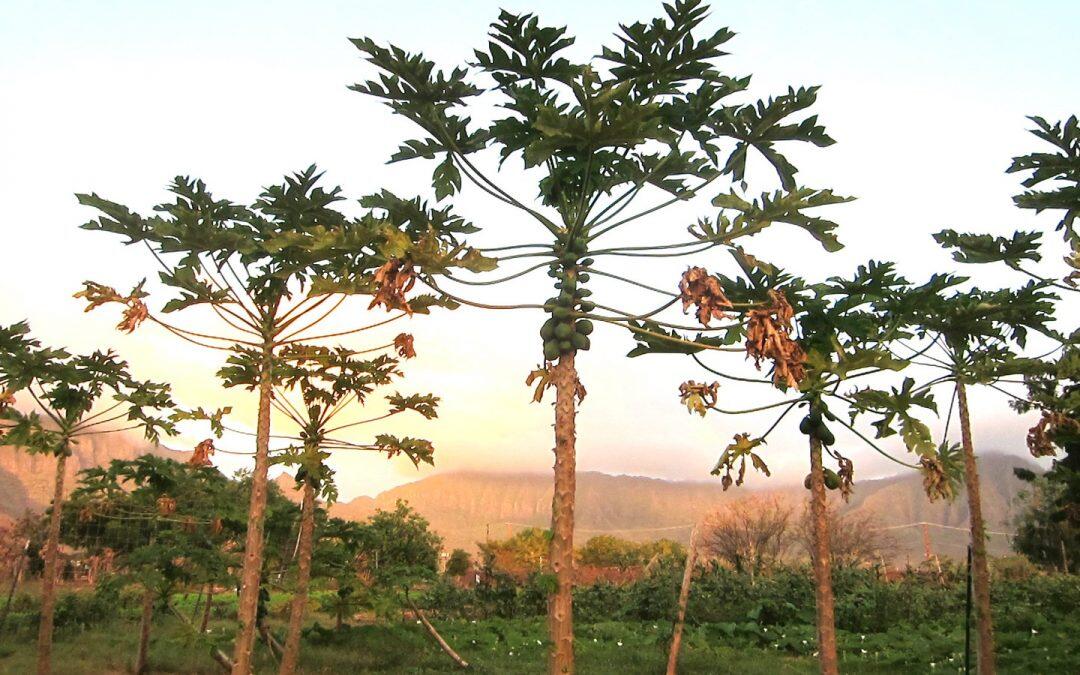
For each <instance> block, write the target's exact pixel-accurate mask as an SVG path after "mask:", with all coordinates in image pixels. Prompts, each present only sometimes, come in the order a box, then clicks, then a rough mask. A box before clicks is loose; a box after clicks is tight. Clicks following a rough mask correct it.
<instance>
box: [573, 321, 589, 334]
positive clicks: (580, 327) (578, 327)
mask: <svg viewBox="0 0 1080 675" xmlns="http://www.w3.org/2000/svg"><path fill="white" fill-rule="evenodd" d="M574 330H575V331H577V332H578V333H581V334H582V335H589V334H590V333H592V332H593V322H592V321H589V320H588V319H579V320H578V322H577V323H575V324H574Z"/></svg>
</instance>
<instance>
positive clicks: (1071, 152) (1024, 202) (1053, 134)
mask: <svg viewBox="0 0 1080 675" xmlns="http://www.w3.org/2000/svg"><path fill="white" fill-rule="evenodd" d="M1029 119H1030V120H1031V121H1032V122H1034V123H1035V126H1036V128H1035V129H1033V130H1032V131H1031V133H1032V134H1034V135H1035V136H1037V137H1038V138H1040V139H1042V140H1043V141H1046V142H1047V143H1049V144H1051V145H1053V146H1054V148H1055V152H1053V153H1049V152H1037V153H1031V154H1028V155H1023V156H1020V157H1015V158H1013V162H1012V165H1011V166H1009V169H1008V172H1009V173H1015V172H1021V171H1030V172H1031V175H1030V176H1028V177H1027V178H1026V179H1024V181H1023V185H1024V187H1027V188H1032V187H1035V186H1037V185H1041V184H1043V183H1046V182H1047V181H1054V182H1056V183H1055V185H1054V189H1050V190H1028V191H1027V192H1024V193H1023V194H1019V195H1016V196H1015V197H1013V201H1014V202H1015V203H1016V205H1017V206H1019V207H1020V208H1022V209H1034V210H1035V211H1036V212H1040V211H1047V210H1050V211H1064V214H1063V215H1062V219H1061V221H1060V222H1059V223H1058V226H1057V229H1058V230H1061V231H1062V233H1063V235H1064V236H1065V239H1066V241H1069V242H1072V243H1073V244H1076V243H1077V242H1080V235H1078V234H1077V231H1076V228H1075V223H1076V219H1077V217H1080V122H1078V121H1077V117H1076V116H1075V115H1073V116H1072V117H1069V118H1068V119H1067V120H1065V121H1064V122H1056V123H1054V124H1053V125H1051V124H1050V123H1049V122H1047V121H1046V120H1045V119H1043V118H1041V117H1031V118H1029ZM1062 183H1063V184H1062Z"/></svg>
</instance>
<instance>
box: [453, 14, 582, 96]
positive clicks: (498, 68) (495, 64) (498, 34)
mask: <svg viewBox="0 0 1080 675" xmlns="http://www.w3.org/2000/svg"><path fill="white" fill-rule="evenodd" d="M489 35H490V37H491V41H490V42H489V43H488V49H487V51H486V52H484V51H481V50H479V49H477V50H474V52H473V53H474V54H475V56H476V64H475V65H476V66H477V67H479V68H480V69H482V70H484V71H487V72H488V73H491V74H492V76H493V77H494V78H495V80H496V81H497V82H499V83H500V84H501V85H503V86H508V85H510V84H514V83H517V82H519V81H521V80H533V81H538V82H539V81H543V80H547V79H551V80H556V81H559V82H563V83H569V82H571V81H572V80H573V78H574V77H575V76H577V75H578V74H579V73H580V67H578V66H575V65H574V64H572V63H570V62H569V61H568V60H566V59H565V58H563V57H561V56H558V53H559V52H560V51H562V50H564V49H566V48H567V47H569V46H571V45H573V44H574V38H572V37H568V36H567V35H566V28H565V27H553V26H541V25H540V21H539V19H538V18H537V17H536V16H534V15H533V14H513V13H511V12H508V11H506V10H502V11H501V12H500V13H499V18H498V20H497V21H496V22H495V23H493V24H491V32H490V33H489Z"/></svg>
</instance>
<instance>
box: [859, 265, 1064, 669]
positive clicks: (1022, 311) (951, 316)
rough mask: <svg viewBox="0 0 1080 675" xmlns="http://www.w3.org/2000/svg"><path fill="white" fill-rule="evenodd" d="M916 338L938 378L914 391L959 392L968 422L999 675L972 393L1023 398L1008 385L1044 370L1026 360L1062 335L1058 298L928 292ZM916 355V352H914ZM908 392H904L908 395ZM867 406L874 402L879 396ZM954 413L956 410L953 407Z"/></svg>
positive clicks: (974, 521)
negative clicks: (1030, 343)
mask: <svg viewBox="0 0 1080 675" xmlns="http://www.w3.org/2000/svg"><path fill="white" fill-rule="evenodd" d="M911 297H912V298H913V299H914V302H912V305H911V306H912V307H913V308H914V309H915V314H914V315H913V316H914V320H915V322H916V335H917V337H918V338H919V339H920V340H921V341H922V343H923V344H925V345H927V346H929V347H931V349H926V348H925V347H924V348H921V349H920V350H919V353H918V354H917V355H911V359H910V360H911V361H912V363H916V364H918V365H920V366H923V367H925V368H926V369H929V370H931V371H933V375H932V376H931V377H929V379H928V380H927V381H925V382H924V383H922V384H921V385H920V386H919V387H916V388H914V389H913V390H912V391H913V392H920V391H928V390H930V389H932V388H934V387H940V386H946V387H950V388H952V396H953V400H954V403H955V409H956V412H957V417H958V420H959V422H960V437H961V450H962V460H963V476H964V487H965V489H966V493H967V502H968V516H969V526H970V534H971V551H972V566H973V587H974V599H975V611H976V619H977V627H978V638H979V639H978V657H979V672H980V673H993V672H995V671H996V661H995V653H994V632H993V620H992V617H991V614H990V569H989V564H988V561H987V553H986V526H985V523H984V520H983V512H982V496H981V491H980V488H979V472H978V465H977V464H976V456H975V447H974V441H973V438H972V428H971V410H970V407H969V405H968V398H967V395H968V390H969V388H970V387H972V386H985V387H988V388H990V389H993V390H995V391H997V392H999V393H1001V394H1004V395H1005V396H1007V397H1009V398H1011V399H1014V400H1015V399H1019V400H1021V401H1022V400H1023V399H1022V398H1020V397H1018V396H1017V395H1016V394H1015V393H1012V392H1010V391H1009V390H1008V388H1007V387H1006V385H1009V384H1023V380H1022V379H1018V378H1022V377H1025V376H1028V375H1030V374H1032V373H1036V372H1038V370H1039V369H1040V364H1039V361H1038V360H1037V359H1032V358H1028V357H1025V356H1024V355H1023V351H1022V350H1023V349H1024V348H1025V346H1026V344H1027V338H1028V335H1029V333H1031V332H1033V331H1034V332H1037V333H1042V334H1045V335H1048V336H1055V333H1054V331H1053V330H1052V329H1051V327H1050V323H1051V321H1052V317H1053V311H1054V299H1055V296H1054V295H1053V294H1052V293H1049V292H1048V291H1047V290H1045V288H1044V287H1043V285H1042V284H1041V283H1040V282H1036V281H1031V282H1030V283H1028V284H1027V285H1025V286H1022V287H1020V288H1017V289H1001V290H984V289H979V288H970V289H961V290H951V291H940V290H939V291H936V292H923V290H922V289H917V290H916V291H915V292H913V294H912V296H911ZM914 349H916V347H915V346H909V347H908V351H909V352H910V351H912V350H914ZM901 393H903V392H901ZM864 402H866V403H868V404H872V403H873V402H874V401H873V399H872V398H870V397H867V398H866V399H864ZM950 407H951V406H950Z"/></svg>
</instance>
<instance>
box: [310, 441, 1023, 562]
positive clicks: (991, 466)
mask: <svg viewBox="0 0 1080 675" xmlns="http://www.w3.org/2000/svg"><path fill="white" fill-rule="evenodd" d="M979 466H980V477H981V479H982V488H983V509H984V515H985V517H986V522H987V526H988V528H989V529H990V530H994V531H1000V532H1008V531H1011V520H1012V510H1011V505H1012V501H1013V499H1014V498H1015V497H1016V495H1017V493H1018V492H1019V491H1020V490H1021V489H1022V486H1023V484H1022V483H1021V482H1020V481H1019V480H1017V479H1016V478H1015V477H1014V476H1013V472H1012V469H1013V467H1016V466H1023V467H1025V468H1028V469H1032V470H1036V471H1038V470H1039V468H1038V467H1037V466H1036V465H1035V464H1034V463H1032V462H1031V461H1029V460H1026V459H1024V458H1021V457H1015V456H1010V455H1000V454H999V455H994V454H990V455H986V456H985V457H983V458H981V459H980V460H979ZM577 484H578V499H577V530H576V531H577V539H578V541H581V542H583V541H584V540H585V539H587V538H589V537H591V536H594V535H596V534H614V535H617V536H620V537H624V538H627V539H634V540H639V541H641V540H649V539H657V538H660V537H667V538H671V539H675V540H678V541H682V542H686V541H687V540H688V539H689V534H690V529H691V527H692V526H693V523H694V522H696V521H697V520H698V519H699V518H700V517H701V516H702V515H703V514H705V513H707V512H709V511H711V510H713V509H715V508H717V507H719V506H721V505H723V504H725V503H730V502H732V501H735V500H739V499H743V498H745V497H746V496H747V495H749V494H758V495H760V494H774V495H777V496H780V497H781V498H783V499H786V500H790V501H792V502H794V503H800V502H801V501H802V500H804V499H805V498H806V491H805V490H804V489H802V487H801V486H799V487H790V486H789V487H781V488H777V489H771V490H768V489H759V490H746V489H739V488H732V489H731V490H728V491H727V492H724V491H723V490H722V489H721V487H720V485H719V483H718V482H711V483H705V482H683V481H665V480H658V479H655V478H644V477H640V476H612V475H608V474H603V473H597V472H582V473H579V474H578V479H577ZM551 493H552V486H551V478H550V477H549V476H547V475H545V474H494V473H478V472H467V473H465V472H463V473H445V474H437V475H434V476H430V477H428V478H424V479H422V480H418V481H416V482H413V483H408V484H406V485H402V486H399V487H396V488H393V489H391V490H387V491H386V492H383V493H381V494H379V495H378V496H377V497H375V498H370V497H361V498H359V499H356V500H353V501H350V502H346V503H341V504H335V505H334V506H333V507H331V513H332V514H333V515H335V516H338V517H342V518H349V519H354V520H361V519H363V518H366V517H367V516H369V515H371V514H372V513H373V512H374V511H375V509H391V508H393V506H394V504H395V502H396V501H397V500H398V499H403V500H405V501H407V502H409V504H411V505H412V506H413V507H414V508H415V509H416V510H417V511H419V512H420V513H421V514H422V515H423V516H424V517H426V518H427V519H428V520H429V521H431V524H432V527H433V529H435V530H436V531H437V532H438V533H439V534H441V535H442V536H443V537H444V539H445V543H446V546H447V547H448V548H456V547H462V548H466V549H473V548H475V545H476V542H478V541H483V540H484V539H485V537H487V536H490V537H491V538H493V539H495V538H504V537H507V536H509V535H511V534H513V533H514V532H515V531H517V530H519V529H521V528H523V527H547V526H548V525H549V523H550V513H551ZM844 508H845V509H846V510H849V511H858V512H869V513H872V514H874V517H875V518H876V519H877V521H878V522H879V523H880V525H881V526H882V527H895V526H897V525H907V524H911V523H918V522H923V521H925V522H929V523H934V524H936V525H939V526H942V527H932V528H930V538H931V544H932V546H933V548H934V550H935V551H936V552H937V553H938V554H939V555H943V556H945V555H947V556H951V557H955V558H959V557H961V556H962V555H963V553H964V551H965V547H966V542H967V534H966V532H965V531H964V528H966V527H967V501H966V496H965V495H964V494H963V493H961V494H960V495H959V496H958V497H957V499H956V501H955V502H952V503H943V502H937V503H934V504H931V503H930V502H928V501H927V499H926V497H925V494H924V493H923V489H922V480H921V478H920V477H919V475H918V474H917V473H916V472H914V471H911V472H907V473H904V474H900V475H897V476H893V477H890V478H884V479H879V480H864V481H857V482H856V489H855V494H854V495H853V497H852V500H851V504H850V505H848V506H846V507H844ZM953 527H955V528H960V529H958V530H953V529H949V528H953ZM890 534H891V535H892V537H893V538H894V539H895V540H896V542H897V544H898V551H897V556H896V558H897V560H898V561H899V562H903V561H904V560H905V559H907V558H910V559H911V560H912V561H913V562H914V561H918V560H919V559H921V557H922V551H923V543H922V531H921V528H919V527H912V528H900V529H895V530H890ZM990 548H991V552H992V553H994V554H997V555H1002V554H1005V553H1008V550H1009V548H1008V540H1007V538H1005V537H1002V536H993V537H991V546H990Z"/></svg>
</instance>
